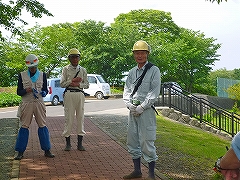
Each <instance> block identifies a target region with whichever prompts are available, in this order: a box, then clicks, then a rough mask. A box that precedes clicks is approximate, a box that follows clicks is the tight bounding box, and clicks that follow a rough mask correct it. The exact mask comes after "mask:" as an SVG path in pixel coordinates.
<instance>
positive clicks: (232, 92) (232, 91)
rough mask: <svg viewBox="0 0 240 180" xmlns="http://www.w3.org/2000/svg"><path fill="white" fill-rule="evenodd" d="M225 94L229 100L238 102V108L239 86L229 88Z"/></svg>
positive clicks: (239, 99) (239, 98)
mask: <svg viewBox="0 0 240 180" xmlns="http://www.w3.org/2000/svg"><path fill="white" fill-rule="evenodd" d="M226 91H227V93H228V95H229V97H230V98H231V99H234V100H237V101H238V107H239V105H240V104H239V102H240V84H234V85H233V86H231V87H229V88H228V89H227V90H226Z"/></svg>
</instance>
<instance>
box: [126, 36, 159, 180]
mask: <svg viewBox="0 0 240 180" xmlns="http://www.w3.org/2000/svg"><path fill="white" fill-rule="evenodd" d="M132 52H133V56H134V59H135V61H136V62H137V66H135V67H134V68H132V69H131V70H130V71H129V74H128V77H127V80H126V84H125V86H124V94H123V100H124V102H125V104H126V106H127V108H128V109H129V110H130V111H129V116H128V131H127V147H128V151H129V153H130V154H131V156H132V159H133V164H134V171H133V172H132V173H131V174H129V175H126V176H124V177H123V178H124V179H133V178H141V177H142V172H141V156H143V158H144V159H145V160H146V161H147V162H148V165H149V173H148V178H147V179H149V180H152V179H155V174H154V169H155V161H156V160H157V158H158V157H157V154H156V147H155V145H154V141H155V140H156V127H157V126H156V115H155V111H154V108H153V104H154V102H155V101H156V99H157V97H158V96H159V94H160V84H161V77H160V71H159V68H158V67H157V66H150V64H151V63H149V62H148V55H149V53H150V46H149V45H148V44H147V42H145V41H142V40H140V41H137V42H136V43H135V44H134V45H133V49H132ZM148 68H149V69H148ZM146 69H148V70H147V71H146V74H145V75H144V77H143V76H142V75H143V74H144V70H146ZM141 77H142V80H141ZM139 80H140V81H141V83H139ZM137 84H140V85H139V87H138V89H135V87H136V85H137Z"/></svg>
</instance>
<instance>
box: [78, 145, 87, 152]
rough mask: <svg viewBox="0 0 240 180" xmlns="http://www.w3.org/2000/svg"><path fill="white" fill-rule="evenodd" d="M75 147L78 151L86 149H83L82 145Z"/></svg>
mask: <svg viewBox="0 0 240 180" xmlns="http://www.w3.org/2000/svg"><path fill="white" fill-rule="evenodd" d="M77 149H78V150H79V151H86V149H85V148H84V147H83V146H78V147H77Z"/></svg>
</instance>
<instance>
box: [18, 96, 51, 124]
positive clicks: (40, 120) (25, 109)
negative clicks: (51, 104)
mask: <svg viewBox="0 0 240 180" xmlns="http://www.w3.org/2000/svg"><path fill="white" fill-rule="evenodd" d="M19 111H20V113H19V115H20V123H21V127H24V128H29V126H30V124H31V122H32V119H33V115H34V117H35V120H36V122H37V124H38V127H44V126H46V106H45V104H44V102H43V101H39V100H35V101H31V102H21V104H20V105H19Z"/></svg>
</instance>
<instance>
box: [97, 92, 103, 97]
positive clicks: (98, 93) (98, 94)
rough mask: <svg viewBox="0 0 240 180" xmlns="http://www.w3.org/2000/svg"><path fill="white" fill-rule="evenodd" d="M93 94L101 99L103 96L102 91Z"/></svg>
mask: <svg viewBox="0 0 240 180" xmlns="http://www.w3.org/2000/svg"><path fill="white" fill-rule="evenodd" d="M95 96H96V98H97V99H102V98H103V93H102V92H97V93H96V95H95Z"/></svg>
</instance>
